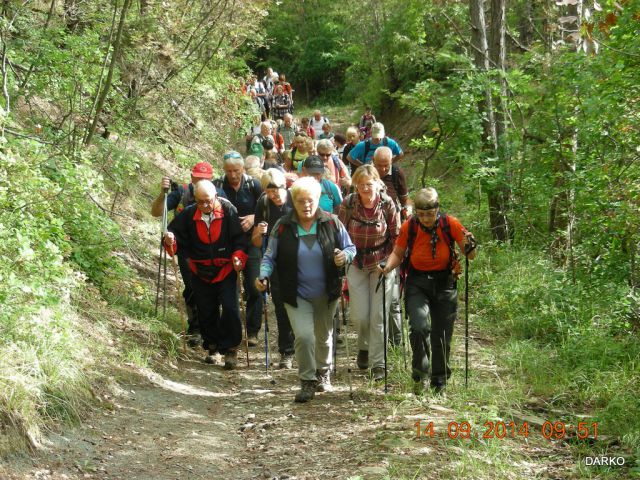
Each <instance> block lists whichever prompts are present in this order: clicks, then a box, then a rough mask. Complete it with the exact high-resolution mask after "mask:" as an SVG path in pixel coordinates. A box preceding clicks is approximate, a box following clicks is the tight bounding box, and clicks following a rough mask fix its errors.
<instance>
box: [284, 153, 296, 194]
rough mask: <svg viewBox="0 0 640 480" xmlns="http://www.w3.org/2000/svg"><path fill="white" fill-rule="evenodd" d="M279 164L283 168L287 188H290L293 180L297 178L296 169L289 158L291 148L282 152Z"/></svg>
mask: <svg viewBox="0 0 640 480" xmlns="http://www.w3.org/2000/svg"><path fill="white" fill-rule="evenodd" d="M281 166H282V169H283V170H284V176H285V178H286V180H287V188H291V185H293V182H295V181H296V180H297V179H298V169H297V168H295V167H294V166H293V160H292V159H291V150H285V151H284V152H283V153H282V165H281Z"/></svg>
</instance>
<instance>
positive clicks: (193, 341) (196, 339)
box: [187, 332, 202, 348]
mask: <svg viewBox="0 0 640 480" xmlns="http://www.w3.org/2000/svg"><path fill="white" fill-rule="evenodd" d="M201 344H202V337H201V336H200V334H199V333H198V332H195V333H189V334H187V345H189V346H190V347H191V348H196V347H197V346H198V345H201Z"/></svg>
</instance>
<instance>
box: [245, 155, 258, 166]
mask: <svg viewBox="0 0 640 480" xmlns="http://www.w3.org/2000/svg"><path fill="white" fill-rule="evenodd" d="M244 168H245V169H247V170H249V169H250V168H260V159H259V158H258V157H257V156H255V155H249V156H248V157H247V158H245V159H244Z"/></svg>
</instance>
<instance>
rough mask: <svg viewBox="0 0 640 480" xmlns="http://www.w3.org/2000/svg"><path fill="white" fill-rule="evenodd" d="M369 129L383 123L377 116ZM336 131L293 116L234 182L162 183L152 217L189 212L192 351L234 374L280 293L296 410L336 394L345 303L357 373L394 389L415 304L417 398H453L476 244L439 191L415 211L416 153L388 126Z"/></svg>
mask: <svg viewBox="0 0 640 480" xmlns="http://www.w3.org/2000/svg"><path fill="white" fill-rule="evenodd" d="M267 73H268V74H269V72H267ZM281 78H282V77H281ZM365 116H366V117H367V118H369V119H371V117H373V115H372V114H371V111H370V110H368V111H367V112H365V115H363V117H365ZM367 118H365V120H366V119H367ZM373 120H375V117H373ZM361 123H362V120H361ZM326 125H329V126H330V125H331V124H330V123H329V120H328V119H327V118H326V117H325V116H323V115H322V113H321V112H320V111H316V112H314V115H313V118H312V119H307V122H301V123H300V125H299V126H296V124H295V123H294V119H293V116H292V114H291V112H287V113H285V114H284V116H283V118H282V119H281V121H279V122H273V123H272V121H271V120H270V119H266V118H265V117H263V121H262V122H261V123H260V125H259V126H258V129H257V130H256V131H255V132H253V133H252V135H250V137H249V138H247V155H246V158H243V156H242V155H241V154H240V153H239V152H237V151H229V152H227V153H225V154H224V156H223V158H222V168H223V170H224V174H223V175H222V176H221V177H219V178H213V168H212V166H211V165H210V164H208V163H206V162H200V163H198V164H196V165H195V166H194V167H193V169H192V172H191V183H189V184H185V185H182V186H180V185H176V184H172V182H171V181H170V179H169V178H168V177H164V178H163V179H162V182H161V193H160V195H159V196H158V197H157V198H156V199H155V200H154V202H153V205H152V214H153V215H155V216H160V215H161V214H163V212H166V211H167V210H176V212H177V214H176V216H175V217H174V219H173V220H172V221H171V223H170V224H169V225H168V228H167V230H166V233H165V234H164V237H163V242H164V248H165V249H166V251H167V252H168V254H169V255H177V257H178V263H179V265H180V272H181V274H182V278H183V281H184V285H185V288H184V292H183V296H184V300H185V303H186V305H187V312H188V322H189V325H188V333H189V335H190V337H189V338H190V341H191V342H192V346H195V345H197V344H198V343H201V345H202V347H203V348H204V349H205V350H206V351H207V355H206V357H205V361H206V362H209V363H214V362H215V358H214V355H216V354H221V355H223V356H224V368H225V369H228V370H232V369H234V368H236V366H237V362H238V358H237V356H238V349H239V347H240V346H241V344H242V341H243V327H244V330H245V334H244V341H245V346H246V347H247V348H248V347H255V346H256V345H258V343H259V342H258V338H257V337H258V333H259V331H260V329H261V328H265V329H266V328H267V325H266V324H265V325H264V326H263V325H262V312H263V308H264V306H265V304H264V302H266V301H267V298H268V297H267V293H268V294H270V296H271V299H272V302H273V306H274V310H275V316H276V320H277V327H278V337H277V338H278V350H279V354H280V361H279V367H280V368H286V369H290V368H292V366H293V362H294V359H295V361H296V363H297V366H298V372H299V378H300V387H301V388H300V390H299V391H298V392H297V393H296V396H295V401H296V402H306V401H308V400H311V399H312V398H314V395H315V393H316V392H325V391H330V390H331V378H330V377H331V372H332V369H334V368H335V365H334V362H335V348H336V344H337V343H338V334H339V331H338V330H339V322H336V320H335V319H334V317H335V316H336V312H337V307H338V303H339V302H340V301H341V300H342V301H344V298H345V296H348V299H349V312H350V319H351V322H352V323H353V324H354V325H355V326H356V331H357V334H358V341H357V344H358V353H357V357H356V363H357V366H358V368H360V369H362V370H368V371H369V375H370V377H371V378H372V379H373V381H375V382H379V381H382V380H385V381H386V371H387V365H386V362H387V358H386V357H387V356H386V351H387V350H386V349H387V345H388V343H387V342H390V343H391V344H394V345H400V344H401V342H403V339H402V336H403V328H402V313H401V304H400V301H401V297H402V296H404V302H405V310H406V313H407V315H408V319H409V343H410V346H411V351H412V378H413V380H414V382H415V386H416V392H418V391H422V390H423V389H424V388H425V386H426V384H427V382H429V383H430V387H431V389H433V391H434V392H436V393H437V392H441V391H442V390H443V389H444V388H445V387H446V384H447V380H448V379H449V377H450V375H451V369H450V366H449V357H450V346H451V337H452V334H453V326H454V321H455V319H456V316H457V289H456V280H457V277H458V275H459V273H460V265H459V254H458V252H460V253H461V254H463V255H466V256H467V257H468V258H469V259H473V258H474V257H475V254H476V249H475V246H476V242H475V240H474V239H473V236H472V235H471V234H470V233H469V232H468V231H467V230H466V229H465V228H464V227H463V226H462V225H461V223H460V222H459V220H458V219H456V218H455V217H453V216H451V215H447V214H445V213H443V212H441V211H440V202H439V197H438V193H437V192H436V190H435V189H433V188H423V189H420V190H418V191H417V192H416V193H415V194H414V196H413V200H411V199H410V198H409V191H408V188H407V178H406V175H405V173H404V171H403V169H402V168H401V166H400V163H401V159H402V157H403V151H402V149H401V148H400V146H399V145H398V143H397V142H396V141H394V140H393V139H391V138H389V137H387V136H386V134H385V128H384V125H383V124H382V123H379V122H376V121H373V122H371V123H370V124H368V125H367V124H365V125H364V126H363V127H364V128H362V127H360V126H350V127H349V128H347V130H346V132H345V134H344V135H341V134H339V133H338V134H335V135H334V134H333V132H331V129H330V128H325V126H326ZM318 131H320V132H323V133H322V134H318ZM323 134H324V135H325V136H322V135H323ZM329 135H330V136H329ZM343 140H344V141H343ZM456 245H457V249H456ZM239 277H242V281H241V282H240V278H239ZM241 283H242V287H243V288H242V289H243V290H244V295H242V294H241V291H240V284H241ZM243 300H246V310H244V317H245V318H244V319H243V320H244V325H243V321H242V320H241V315H240V305H241V304H244V303H245V302H243ZM343 312H344V305H343ZM265 338H266V337H265Z"/></svg>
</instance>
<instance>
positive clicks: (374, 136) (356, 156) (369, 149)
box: [347, 122, 404, 167]
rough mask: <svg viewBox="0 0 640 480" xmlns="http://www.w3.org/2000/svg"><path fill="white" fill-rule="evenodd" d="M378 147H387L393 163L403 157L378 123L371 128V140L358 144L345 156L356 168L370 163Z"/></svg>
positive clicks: (393, 141) (397, 146)
mask: <svg viewBox="0 0 640 480" xmlns="http://www.w3.org/2000/svg"><path fill="white" fill-rule="evenodd" d="M378 147H389V148H390V149H391V151H392V152H393V162H394V163H395V162H397V161H398V160H400V159H401V158H402V157H403V155H404V152H403V151H402V149H401V148H400V145H398V143H397V142H396V141H395V140H394V139H393V138H389V137H387V136H386V135H385V131H384V125H382V124H381V123H380V122H378V123H374V124H373V125H372V126H371V138H370V139H368V140H363V141H361V142H358V144H357V145H356V146H355V147H353V149H352V150H351V151H350V152H349V154H348V155H347V160H348V161H349V163H351V164H353V165H355V166H356V167H359V166H360V165H364V164H368V163H371V161H372V160H373V154H374V153H375V151H376V149H377V148H378Z"/></svg>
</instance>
